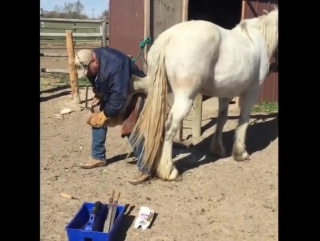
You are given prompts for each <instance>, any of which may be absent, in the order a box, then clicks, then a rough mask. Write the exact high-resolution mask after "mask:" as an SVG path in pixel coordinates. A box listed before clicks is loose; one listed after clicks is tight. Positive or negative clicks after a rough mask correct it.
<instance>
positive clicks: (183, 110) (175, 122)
mask: <svg viewBox="0 0 320 241" xmlns="http://www.w3.org/2000/svg"><path fill="white" fill-rule="evenodd" d="M192 102H193V99H192V98H190V97H189V96H186V95H185V94H181V95H179V94H175V96H174V102H173V105H172V107H171V110H170V113H169V115H168V117H167V121H166V123H165V137H164V144H163V149H162V153H161V159H160V164H159V166H158V170H157V173H158V175H159V177H160V178H162V179H165V180H175V179H176V178H177V177H178V175H179V173H178V170H177V169H176V168H175V167H174V165H173V163H172V144H173V139H174V137H175V135H176V134H177V132H178V129H179V125H180V123H181V121H182V120H183V119H184V118H185V117H186V116H187V114H188V112H189V111H190V109H191V107H192Z"/></svg>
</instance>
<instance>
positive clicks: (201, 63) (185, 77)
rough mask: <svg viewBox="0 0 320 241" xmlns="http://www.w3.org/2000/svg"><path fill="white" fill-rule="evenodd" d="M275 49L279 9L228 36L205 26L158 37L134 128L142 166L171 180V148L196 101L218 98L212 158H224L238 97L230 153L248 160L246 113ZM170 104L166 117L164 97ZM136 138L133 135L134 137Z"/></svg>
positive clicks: (183, 26) (188, 25)
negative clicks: (230, 114) (170, 96)
mask: <svg viewBox="0 0 320 241" xmlns="http://www.w3.org/2000/svg"><path fill="white" fill-rule="evenodd" d="M277 45H278V9H277V8H275V9H274V10H273V11H271V12H269V13H267V14H266V15H263V16H260V17H257V18H252V19H245V20H242V21H241V22H240V23H239V24H238V25H237V26H236V27H235V28H233V29H232V30H227V29H224V28H221V27H219V26H217V25H215V24H213V23H210V22H207V21H188V22H182V23H179V24H177V25H175V26H173V27H171V28H169V29H168V30H166V31H164V32H163V33H162V34H160V35H159V37H158V38H157V40H156V41H155V43H154V44H153V45H152V47H151V48H150V51H149V54H148V64H149V70H148V77H149V78H150V81H151V86H150V89H149V93H148V97H147V99H146V102H145V106H144V108H143V110H142V113H141V115H140V118H139V119H138V122H137V124H136V127H135V129H134V132H135V133H136V137H137V138H136V139H135V141H136V143H137V142H138V141H140V140H142V138H144V139H145V142H144V153H143V161H142V162H143V164H144V166H145V167H146V168H151V170H154V171H156V172H157V174H158V176H159V178H161V179H163V180H175V179H176V178H177V177H178V175H179V174H178V171H177V169H176V168H175V166H174V165H173V162H172V143H173V139H174V136H175V135H176V133H177V130H178V128H179V125H180V123H181V121H182V120H183V119H184V118H185V117H186V115H187V114H188V112H189V111H190V109H191V107H192V103H193V101H194V99H195V97H196V95H197V94H198V93H199V92H200V93H202V94H204V95H208V96H212V97H218V98H219V114H218V121H217V127H216V131H215V135H214V137H213V138H212V142H211V145H210V153H212V154H216V155H219V156H225V149H224V147H223V143H222V132H223V127H224V125H225V123H226V120H227V115H228V105H229V101H230V100H231V98H232V97H234V96H239V97H240V107H241V114H240V118H239V123H238V126H237V128H236V130H235V139H234V145H233V150H232V155H233V158H234V159H235V160H236V161H245V160H248V159H249V154H248V153H247V151H246V146H245V137H246V131H247V127H248V122H249V118H250V113H251V110H252V108H253V105H254V104H255V102H256V100H257V98H258V95H259V92H260V88H261V85H262V83H263V81H264V79H265V78H266V76H267V74H268V70H269V60H270V58H271V57H272V55H273V53H274V52H275V49H276V48H277ZM171 91H172V92H173V94H174V102H173V105H172V107H171V110H170V113H169V115H168V116H167V93H168V92H171ZM132 136H134V135H132Z"/></svg>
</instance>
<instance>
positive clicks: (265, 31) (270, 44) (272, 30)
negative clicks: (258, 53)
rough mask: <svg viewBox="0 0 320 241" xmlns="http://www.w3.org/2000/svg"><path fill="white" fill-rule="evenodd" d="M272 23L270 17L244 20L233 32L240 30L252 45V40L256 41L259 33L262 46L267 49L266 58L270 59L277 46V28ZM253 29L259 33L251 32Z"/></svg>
mask: <svg viewBox="0 0 320 241" xmlns="http://www.w3.org/2000/svg"><path fill="white" fill-rule="evenodd" d="M273 21H274V19H272V18H271V17H270V16H260V17H258V18H252V19H245V20H243V21H241V22H240V23H239V24H238V25H237V26H236V27H235V28H234V29H233V30H234V31H239V30H240V31H241V32H242V33H244V34H245V35H246V36H247V37H248V38H249V39H250V40H251V41H252V42H253V43H254V39H256V34H258V33H259V34H260V35H261V37H262V39H263V41H264V46H265V48H266V49H267V53H268V57H269V59H270V58H271V56H272V55H273V53H274V51H275V49H276V47H277V45H278V26H277V24H275V23H274V22H273ZM254 29H256V30H259V31H258V32H257V31H253V30H254Z"/></svg>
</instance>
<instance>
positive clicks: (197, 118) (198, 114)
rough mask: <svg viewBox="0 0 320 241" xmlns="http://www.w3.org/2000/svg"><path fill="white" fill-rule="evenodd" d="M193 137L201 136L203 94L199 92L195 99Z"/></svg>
mask: <svg viewBox="0 0 320 241" xmlns="http://www.w3.org/2000/svg"><path fill="white" fill-rule="evenodd" d="M193 107H194V110H193V120H192V137H200V136H201V124H202V94H200V93H199V94H198V95H197V97H196V98H195V100H194V101H193Z"/></svg>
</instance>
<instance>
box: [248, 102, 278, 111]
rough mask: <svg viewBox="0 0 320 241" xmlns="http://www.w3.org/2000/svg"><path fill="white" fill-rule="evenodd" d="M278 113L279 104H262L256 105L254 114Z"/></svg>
mask: <svg viewBox="0 0 320 241" xmlns="http://www.w3.org/2000/svg"><path fill="white" fill-rule="evenodd" d="M277 112H278V103H271V102H261V103H258V104H256V105H255V106H254V107H253V109H252V113H268V114H271V113H277Z"/></svg>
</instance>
